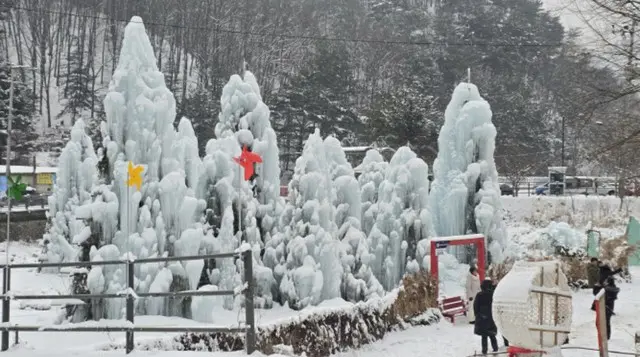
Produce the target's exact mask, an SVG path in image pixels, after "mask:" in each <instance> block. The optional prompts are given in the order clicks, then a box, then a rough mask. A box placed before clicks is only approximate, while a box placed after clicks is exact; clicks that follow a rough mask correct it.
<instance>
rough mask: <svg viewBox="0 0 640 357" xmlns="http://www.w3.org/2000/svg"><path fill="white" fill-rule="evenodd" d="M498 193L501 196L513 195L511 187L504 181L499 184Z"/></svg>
mask: <svg viewBox="0 0 640 357" xmlns="http://www.w3.org/2000/svg"><path fill="white" fill-rule="evenodd" d="M500 194H501V195H503V196H513V187H511V185H508V184H506V183H503V184H500Z"/></svg>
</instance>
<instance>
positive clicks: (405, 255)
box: [369, 146, 433, 290]
mask: <svg viewBox="0 0 640 357" xmlns="http://www.w3.org/2000/svg"><path fill="white" fill-rule="evenodd" d="M428 174H429V168H428V166H427V164H426V163H425V162H424V161H423V160H422V159H419V158H418V157H417V156H416V154H415V153H414V152H413V151H411V149H409V148H408V147H406V146H405V147H401V148H400V149H398V151H396V153H395V154H394V155H393V158H392V159H391V162H390V163H389V166H388V168H387V171H386V173H385V179H384V181H383V182H382V183H380V187H379V192H378V197H379V198H378V215H377V217H376V222H375V224H374V226H373V228H372V230H371V233H370V234H369V245H370V247H371V248H372V250H373V252H374V255H375V259H374V261H373V262H372V263H371V267H372V269H373V272H374V274H375V276H377V277H378V280H379V281H380V282H381V283H382V285H383V286H384V288H385V289H386V290H390V289H392V288H393V287H395V286H396V285H397V284H398V282H399V281H400V279H401V278H402V276H403V275H404V273H405V270H406V266H407V264H411V265H412V266H415V265H416V264H415V263H412V260H414V259H419V261H420V260H422V258H421V257H417V256H416V252H417V247H418V242H420V241H421V240H424V239H427V238H428V237H431V236H433V227H432V226H431V214H430V212H429V210H428V208H427V204H428V194H429V179H428Z"/></svg>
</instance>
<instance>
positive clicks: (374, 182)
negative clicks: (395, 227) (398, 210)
mask: <svg viewBox="0 0 640 357" xmlns="http://www.w3.org/2000/svg"><path fill="white" fill-rule="evenodd" d="M387 166H389V164H388V163H387V162H386V161H384V158H383V157H382V155H381V154H380V153H379V152H378V150H375V149H371V150H369V151H367V153H366V155H365V157H364V160H363V161H362V164H360V169H361V170H362V173H361V174H360V176H359V177H358V182H359V183H360V199H361V202H362V219H361V222H362V230H363V231H364V233H365V234H366V235H367V236H368V235H369V234H370V233H371V229H372V228H373V224H374V223H375V221H376V217H377V216H378V205H377V203H378V189H379V187H380V184H381V183H382V181H384V173H385V171H386V170H387Z"/></svg>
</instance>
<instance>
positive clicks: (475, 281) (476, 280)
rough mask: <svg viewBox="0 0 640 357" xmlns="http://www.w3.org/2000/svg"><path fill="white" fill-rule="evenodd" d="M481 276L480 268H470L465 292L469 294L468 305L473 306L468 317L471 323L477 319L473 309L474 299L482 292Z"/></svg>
mask: <svg viewBox="0 0 640 357" xmlns="http://www.w3.org/2000/svg"><path fill="white" fill-rule="evenodd" d="M480 290H481V289H480V277H479V276H478V269H477V268H476V267H473V266H472V267H471V268H469V274H468V275H467V282H466V284H465V293H466V295H467V302H468V305H469V306H471V307H472V308H471V309H469V311H468V312H467V318H468V319H469V323H470V324H472V323H474V322H475V321H476V318H475V313H474V311H473V300H474V299H475V297H476V295H478V293H479V292H480Z"/></svg>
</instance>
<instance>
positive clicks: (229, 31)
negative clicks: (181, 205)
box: [13, 6, 563, 48]
mask: <svg viewBox="0 0 640 357" xmlns="http://www.w3.org/2000/svg"><path fill="white" fill-rule="evenodd" d="M13 9H15V10H22V11H27V12H38V13H48V14H52V15H62V16H75V17H80V18H87V19H96V20H103V21H112V22H122V23H129V22H131V21H130V20H122V19H116V18H112V17H105V16H96V15H83V14H76V13H71V12H61V11H55V10H45V9H33V8H26V7H20V6H16V7H13ZM143 23H144V24H146V25H152V26H159V27H170V28H178V29H185V30H198V31H208V32H217V33H226V34H234V35H247V36H257V37H272V38H283V39H289V40H313V41H326V42H349V43H366V44H384V45H407V46H431V47H502V48H509V47H511V48H541V47H545V48H551V47H560V46H562V45H563V43H562V42H558V43H524V42H523V43H491V42H480V43H472V42H438V41H403V40H375V39H364V38H347V37H327V36H312V35H295V34H285V33H269V32H254V31H242V30H234V29H229V28H211V27H205V26H183V25H174V24H168V23H161V22H147V21H144V22H143Z"/></svg>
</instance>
